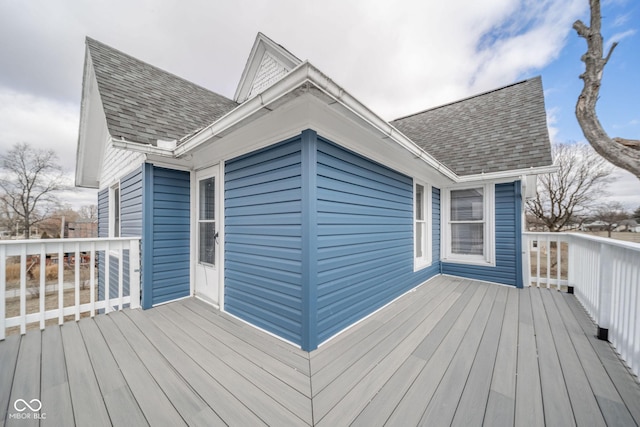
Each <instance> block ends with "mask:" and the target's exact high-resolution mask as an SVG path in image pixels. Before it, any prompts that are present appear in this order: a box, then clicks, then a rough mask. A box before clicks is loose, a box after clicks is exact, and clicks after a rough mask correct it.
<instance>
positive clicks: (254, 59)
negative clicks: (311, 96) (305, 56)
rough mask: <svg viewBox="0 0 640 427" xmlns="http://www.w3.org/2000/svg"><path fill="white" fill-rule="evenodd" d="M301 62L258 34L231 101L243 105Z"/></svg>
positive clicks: (267, 38)
mask: <svg viewBox="0 0 640 427" xmlns="http://www.w3.org/2000/svg"><path fill="white" fill-rule="evenodd" d="M301 62H302V61H300V59H298V58H296V57H295V56H294V55H293V54H291V52H289V51H288V50H286V49H285V48H283V47H282V46H280V45H279V44H277V43H275V42H274V41H273V40H271V39H270V38H269V37H267V36H265V35H264V34H262V33H258V35H257V36H256V41H255V42H254V43H253V47H252V48H251V53H250V54H249V59H247V65H245V67H244V71H243V72H242V77H241V78H240V83H238V89H236V94H235V96H234V98H233V99H234V100H235V101H236V102H238V103H243V102H244V101H246V100H247V99H249V98H252V97H254V96H255V95H257V94H259V93H260V92H262V91H264V90H265V89H266V88H268V87H269V86H271V85H273V84H274V83H275V82H277V81H278V80H280V79H281V78H282V77H284V76H285V75H286V74H287V73H288V72H289V71H291V70H292V69H294V68H295V67H296V66H297V65H298V64H300V63H301Z"/></svg>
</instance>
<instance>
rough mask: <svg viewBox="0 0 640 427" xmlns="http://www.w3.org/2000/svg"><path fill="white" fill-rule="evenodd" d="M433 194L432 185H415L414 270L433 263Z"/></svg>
mask: <svg viewBox="0 0 640 427" xmlns="http://www.w3.org/2000/svg"><path fill="white" fill-rule="evenodd" d="M430 194H431V191H430V187H429V186H426V185H424V184H419V183H416V184H415V185H414V195H413V200H414V228H413V240H414V245H415V248H414V270H417V269H419V268H422V267H426V266H428V265H430V264H431V241H430V237H431V197H430V196H429V195H430Z"/></svg>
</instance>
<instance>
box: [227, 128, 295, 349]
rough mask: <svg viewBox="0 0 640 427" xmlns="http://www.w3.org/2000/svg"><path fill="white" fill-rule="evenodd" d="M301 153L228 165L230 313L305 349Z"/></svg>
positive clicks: (282, 147) (289, 146)
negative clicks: (303, 336) (302, 344)
mask: <svg viewBox="0 0 640 427" xmlns="http://www.w3.org/2000/svg"><path fill="white" fill-rule="evenodd" d="M301 159H302V150H301V139H300V138H299V137H298V138H294V139H292V140H289V141H285V142H283V143H280V144H277V145H275V146H272V147H269V148H267V149H264V150H260V151H257V152H254V153H250V154H248V155H245V156H242V157H239V158H236V159H233V160H230V161H228V162H227V163H226V164H225V178H224V183H225V264H224V268H225V270H224V271H225V310H226V311H228V312H229V313H232V314H234V315H236V316H238V317H240V318H242V319H245V320H247V321H248V322H251V323H253V324H255V325H257V326H259V327H261V328H263V329H266V330H268V331H270V332H273V333H275V334H276V335H279V336H281V337H283V338H286V339H288V340H290V341H293V342H295V343H297V344H301V343H302V281H303V279H302V274H303V271H302V160H301Z"/></svg>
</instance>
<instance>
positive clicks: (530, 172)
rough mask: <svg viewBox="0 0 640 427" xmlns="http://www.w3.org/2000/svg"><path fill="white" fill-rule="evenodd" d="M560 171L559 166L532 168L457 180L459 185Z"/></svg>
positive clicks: (462, 177) (469, 176)
mask: <svg viewBox="0 0 640 427" xmlns="http://www.w3.org/2000/svg"><path fill="white" fill-rule="evenodd" d="M557 171H558V166H557V165H549V166H541V167H530V168H525V169H514V170H508V171H502V172H489V173H478V174H474V175H464V176H459V177H457V178H456V182H457V183H462V182H477V181H482V180H498V179H505V178H518V179H519V178H522V176H523V175H542V174H546V173H555V172H557Z"/></svg>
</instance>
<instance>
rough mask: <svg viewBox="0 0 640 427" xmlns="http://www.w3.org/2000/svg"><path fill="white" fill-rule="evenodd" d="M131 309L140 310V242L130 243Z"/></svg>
mask: <svg viewBox="0 0 640 427" xmlns="http://www.w3.org/2000/svg"><path fill="white" fill-rule="evenodd" d="M129 297H130V298H129V299H130V303H129V307H131V308H140V242H139V241H138V240H131V241H130V242H129Z"/></svg>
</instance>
